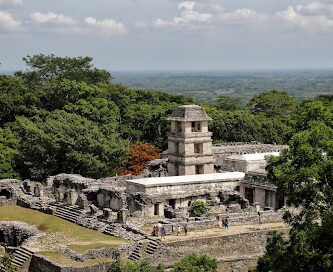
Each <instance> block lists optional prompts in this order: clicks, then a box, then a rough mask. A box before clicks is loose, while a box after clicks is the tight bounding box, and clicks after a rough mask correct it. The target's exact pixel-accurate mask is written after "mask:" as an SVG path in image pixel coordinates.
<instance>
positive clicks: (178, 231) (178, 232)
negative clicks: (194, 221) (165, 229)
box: [177, 226, 181, 236]
mask: <svg viewBox="0 0 333 272" xmlns="http://www.w3.org/2000/svg"><path fill="white" fill-rule="evenodd" d="M180 233H181V230H180V226H178V228H177V236H179V235H180Z"/></svg>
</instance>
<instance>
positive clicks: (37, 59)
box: [15, 54, 112, 86]
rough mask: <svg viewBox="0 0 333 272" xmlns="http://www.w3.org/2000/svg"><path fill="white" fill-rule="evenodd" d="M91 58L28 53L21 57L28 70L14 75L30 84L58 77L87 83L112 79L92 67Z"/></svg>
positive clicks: (107, 74)
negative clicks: (30, 54)
mask: <svg viewBox="0 0 333 272" xmlns="http://www.w3.org/2000/svg"><path fill="white" fill-rule="evenodd" d="M92 60H93V59H92V58H90V57H84V58H83V57H76V58H70V57H57V56H55V55H53V54H51V55H48V56H46V55H44V54H38V55H34V56H29V55H28V56H26V57H25V58H23V61H24V62H25V63H26V65H27V67H28V71H26V72H23V71H19V72H16V73H15V76H16V77H19V78H21V79H23V81H24V82H26V83H28V84H29V85H30V86H31V85H40V84H43V83H44V82H49V81H51V80H59V79H61V80H63V79H68V80H75V81H83V82H86V83H89V84H97V83H110V81H111V79H112V77H111V75H110V73H109V72H108V71H106V70H100V69H97V68H94V67H93V64H92Z"/></svg>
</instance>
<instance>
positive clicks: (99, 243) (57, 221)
mask: <svg viewBox="0 0 333 272" xmlns="http://www.w3.org/2000/svg"><path fill="white" fill-rule="evenodd" d="M0 221H23V222H26V223H27V224H28V225H35V226H37V228H39V229H40V230H42V231H44V232H46V233H47V234H49V235H48V237H55V238H53V240H57V239H56V237H64V238H66V239H61V238H60V239H58V241H55V243H63V244H65V245H66V246H68V247H69V248H71V249H73V250H75V251H76V252H78V253H82V252H83V251H85V250H87V249H97V248H101V247H117V246H119V245H122V244H124V243H126V242H127V241H126V240H124V239H120V238H115V237H112V236H109V235H105V234H103V233H101V232H98V231H94V230H90V229H87V228H84V227H81V226H78V225H76V224H73V223H70V222H68V221H66V220H63V219H61V218H58V217H56V216H53V215H48V214H44V213H41V212H38V211H35V210H31V209H26V208H22V207H19V206H6V207H0ZM44 239H48V238H44ZM41 243H43V244H46V242H45V241H43V239H42V241H41Z"/></svg>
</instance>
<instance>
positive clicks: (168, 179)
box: [0, 105, 287, 222]
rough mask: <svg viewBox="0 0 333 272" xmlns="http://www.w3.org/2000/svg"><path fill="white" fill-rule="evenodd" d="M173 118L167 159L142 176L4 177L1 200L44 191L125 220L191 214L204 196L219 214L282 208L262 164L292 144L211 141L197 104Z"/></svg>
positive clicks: (151, 165)
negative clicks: (42, 180) (42, 179)
mask: <svg viewBox="0 0 333 272" xmlns="http://www.w3.org/2000/svg"><path fill="white" fill-rule="evenodd" d="M169 120H170V121H171V125H172V126H171V127H172V129H171V132H170V134H169V150H168V151H167V152H166V155H165V154H163V157H162V159H158V160H154V161H151V162H149V164H148V165H147V167H146V168H145V169H144V171H143V173H142V175H141V176H138V177H136V176H130V175H129V176H116V177H110V178H103V179H99V180H94V179H89V178H84V177H82V176H80V175H69V174H59V175H56V176H52V177H49V178H48V179H47V180H46V185H42V184H41V183H38V182H33V181H29V180H27V181H24V182H23V183H22V182H19V181H15V180H5V181H2V182H1V184H0V205H9V204H14V203H16V201H17V195H18V193H20V194H22V193H23V194H29V195H33V196H36V197H40V198H43V197H44V196H47V197H49V198H50V199H53V201H55V202H57V203H61V204H66V205H70V206H78V207H79V208H80V209H82V210H84V211H87V213H88V214H90V215H93V214H95V215H98V216H99V217H100V218H102V217H104V219H106V220H111V219H112V220H118V221H120V222H125V221H126V220H127V218H143V219H144V218H168V219H173V218H183V219H187V218H189V217H190V216H191V212H190V208H191V203H193V202H194V201H196V200H202V201H204V202H206V203H207V204H208V205H209V206H210V209H211V211H212V212H213V213H215V216H216V219H217V220H218V218H219V214H221V213H225V212H228V211H234V212H240V211H241V210H242V209H247V210H251V209H252V210H253V211H257V210H258V209H262V210H264V209H271V210H277V209H279V208H281V207H282V206H283V198H281V196H277V195H276V187H275V186H274V185H272V184H270V183H269V182H268V180H267V176H266V173H265V170H264V168H265V165H266V160H265V157H266V156H276V155H278V154H279V151H280V150H282V149H284V148H287V146H278V145H275V144H271V145H268V144H261V143H258V142H250V143H228V144H218V145H212V144H211V142H212V141H211V133H210V132H209V131H208V121H209V120H211V119H210V118H209V117H208V116H207V114H206V112H205V111H204V109H203V108H201V107H199V106H196V105H187V106H181V107H178V108H177V109H176V110H175V111H174V113H173V114H172V116H171V117H170V118H169ZM214 168H215V171H213V170H214ZM236 196H237V197H236Z"/></svg>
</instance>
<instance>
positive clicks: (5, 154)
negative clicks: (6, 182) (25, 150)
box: [0, 128, 20, 179]
mask: <svg viewBox="0 0 333 272" xmlns="http://www.w3.org/2000/svg"><path fill="white" fill-rule="evenodd" d="M17 146H18V140H17V139H16V138H15V137H14V135H13V133H12V131H11V130H10V129H9V128H5V129H2V128H0V179H8V178H10V179H11V178H19V177H20V175H19V173H18V172H17V171H16V170H15V166H16V164H15V161H16V158H17V156H18V152H17Z"/></svg>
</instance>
